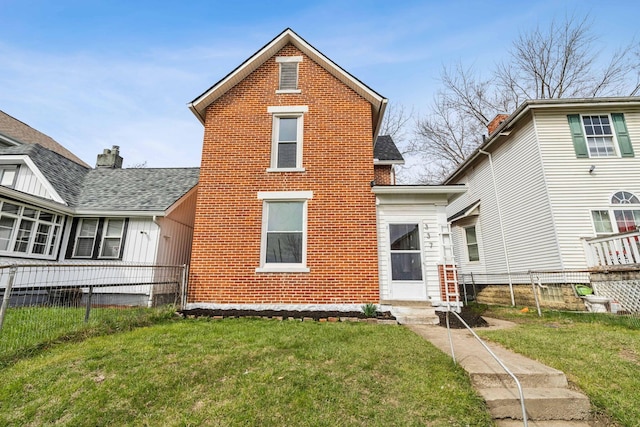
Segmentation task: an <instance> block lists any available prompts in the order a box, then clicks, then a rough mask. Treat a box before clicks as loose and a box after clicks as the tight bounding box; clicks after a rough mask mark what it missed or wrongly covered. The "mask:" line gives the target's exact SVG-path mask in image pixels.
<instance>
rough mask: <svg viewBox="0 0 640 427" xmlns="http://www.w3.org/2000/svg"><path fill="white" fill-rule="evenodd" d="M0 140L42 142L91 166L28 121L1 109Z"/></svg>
mask: <svg viewBox="0 0 640 427" xmlns="http://www.w3.org/2000/svg"><path fill="white" fill-rule="evenodd" d="M0 141H4V142H5V143H6V144H10V145H18V144H40V145H41V146H42V147H44V148H46V149H48V150H51V151H54V152H56V153H58V154H60V155H61V156H64V157H66V158H67V159H69V160H71V161H73V162H75V163H77V164H79V165H81V166H84V167H89V165H88V164H86V163H85V162H83V161H82V160H81V159H80V158H79V157H78V156H76V155H75V154H73V153H72V152H71V151H69V150H67V149H66V148H64V147H63V146H62V145H60V144H59V143H58V142H57V141H56V140H54V139H53V138H51V137H50V136H48V135H45V134H44V133H42V132H40V131H37V130H35V129H34V128H32V127H31V126H29V125H27V124H26V123H23V122H21V121H20V120H18V119H16V118H15V117H12V116H10V115H9V114H7V113H5V112H4V111H1V110H0Z"/></svg>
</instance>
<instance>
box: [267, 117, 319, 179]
mask: <svg viewBox="0 0 640 427" xmlns="http://www.w3.org/2000/svg"><path fill="white" fill-rule="evenodd" d="M308 111H309V107H308V106H306V105H294V106H270V107H267V113H269V114H272V116H273V122H272V131H271V135H272V137H271V163H270V167H268V168H267V170H266V171H267V172H304V171H305V169H304V167H302V158H303V156H302V151H303V139H304V138H303V134H304V114H305V113H307V112H308ZM281 118H296V119H297V132H296V167H294V168H279V167H278V132H279V129H280V127H279V122H278V121H279V120H280V119H281Z"/></svg>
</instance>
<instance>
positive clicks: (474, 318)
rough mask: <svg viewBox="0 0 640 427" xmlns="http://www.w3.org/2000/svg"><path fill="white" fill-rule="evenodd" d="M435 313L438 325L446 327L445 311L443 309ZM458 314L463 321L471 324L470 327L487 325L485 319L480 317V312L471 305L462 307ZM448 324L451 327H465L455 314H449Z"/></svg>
mask: <svg viewBox="0 0 640 427" xmlns="http://www.w3.org/2000/svg"><path fill="white" fill-rule="evenodd" d="M436 313H437V314H438V318H439V319H440V323H439V325H440V326H443V327H445V328H446V327H447V313H446V312H445V311H437V312H436ZM458 314H459V315H460V317H462V320H464V321H465V323H466V324H467V325H469V326H471V327H472V328H477V327H487V326H489V324H488V323H487V321H486V320H484V319H483V318H482V316H481V315H480V313H479V312H478V311H477V310H474V309H473V308H471V307H467V306H464V307H462V311H461V312H460V313H458ZM449 326H450V327H451V328H452V329H464V328H465V326H464V324H463V323H462V322H461V321H460V319H458V317H457V316H456V315H455V314H450V315H449Z"/></svg>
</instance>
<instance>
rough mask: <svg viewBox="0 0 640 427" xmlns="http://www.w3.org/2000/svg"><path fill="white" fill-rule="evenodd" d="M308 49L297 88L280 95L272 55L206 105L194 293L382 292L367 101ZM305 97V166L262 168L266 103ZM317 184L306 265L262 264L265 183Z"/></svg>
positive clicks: (232, 297) (289, 49) (258, 296)
mask: <svg viewBox="0 0 640 427" xmlns="http://www.w3.org/2000/svg"><path fill="white" fill-rule="evenodd" d="M276 56H303V57H304V58H303V61H302V62H301V63H300V64H299V88H300V89H301V90H302V93H300V94H276V93H275V91H276V89H277V88H278V73H279V68H278V64H276V62H275V57H273V58H271V59H270V60H269V61H267V62H266V63H264V64H263V65H262V66H261V67H259V68H258V69H257V70H256V71H254V72H253V73H252V74H251V75H249V76H248V77H247V78H246V79H244V80H243V81H242V82H240V83H239V84H238V85H236V86H235V87H234V88H232V89H231V90H230V91H229V92H227V93H226V94H225V95H224V96H222V97H221V98H220V99H218V100H217V101H215V102H214V103H213V104H212V105H211V106H209V108H208V110H207V114H206V124H205V131H204V144H203V150H202V164H201V170H200V182H199V186H198V202H197V207H196V221H195V228H194V240H193V251H192V257H191V267H190V277H189V301H190V302H212V303H292V304H294V303H316V304H318V303H334V304H340V303H364V302H377V301H378V300H379V289H378V259H377V249H376V247H377V246H376V210H375V197H374V195H373V194H372V192H371V188H370V182H371V180H372V179H374V172H373V153H372V124H371V105H370V104H369V103H368V102H367V101H366V100H364V99H363V98H362V97H360V96H359V95H358V94H356V93H355V92H354V91H353V90H351V89H350V88H348V87H347V86H346V85H344V84H342V83H341V82H340V81H338V80H337V79H335V78H334V77H333V76H331V75H330V74H329V73H328V72H326V71H325V70H324V69H323V68H321V67H320V66H318V65H317V64H316V63H315V62H313V61H312V60H311V59H310V58H309V57H306V56H304V55H303V54H302V53H301V52H300V51H299V50H297V49H296V48H295V47H293V46H292V45H288V46H285V47H284V48H283V49H282V50H281V51H280V52H279V53H278V54H277V55H276ZM277 105H283V106H294V105H306V106H308V109H309V110H308V113H306V114H305V115H304V137H303V167H304V168H305V169H306V171H305V172H286V173H282V172H276V173H274V172H270V173H269V172H266V169H267V168H268V167H270V158H271V136H272V135H271V131H272V116H271V114H269V113H267V107H268V106H277ZM309 190H310V191H313V199H311V200H309V201H308V226H307V232H308V237H307V266H308V267H309V268H310V272H309V273H256V272H255V269H256V267H259V266H260V241H261V231H262V201H261V200H258V198H257V193H258V192H259V191H309Z"/></svg>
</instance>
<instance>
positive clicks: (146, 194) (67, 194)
mask: <svg viewBox="0 0 640 427" xmlns="http://www.w3.org/2000/svg"><path fill="white" fill-rule="evenodd" d="M7 155H26V156H28V157H29V158H30V159H31V161H32V162H33V163H34V164H35V166H36V167H37V168H38V169H39V171H40V172H41V173H42V175H44V177H45V179H46V180H47V181H49V183H50V184H51V186H52V187H53V188H54V190H55V191H56V192H57V193H58V195H59V196H60V197H61V198H62V199H63V200H64V201H65V202H66V204H67V205H68V206H69V207H70V208H72V209H74V210H75V211H76V213H82V211H91V212H94V213H99V212H100V211H105V212H112V213H113V212H115V211H128V212H131V211H143V212H161V211H164V210H166V209H168V208H169V207H171V205H173V203H175V202H176V201H177V200H178V199H180V198H181V197H182V196H184V195H185V194H186V193H187V192H188V191H189V190H191V189H192V188H193V187H194V186H195V185H196V184H197V183H198V177H199V174H200V169H199V168H141V169H135V168H134V169H91V168H88V167H84V166H81V165H79V164H77V163H75V162H73V161H71V160H69V159H67V158H66V157H63V156H62V155H60V154H58V153H55V152H53V151H51V150H49V149H47V148H44V147H42V146H40V145H39V144H30V145H17V146H13V147H1V148H0V159H2V156H7Z"/></svg>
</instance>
